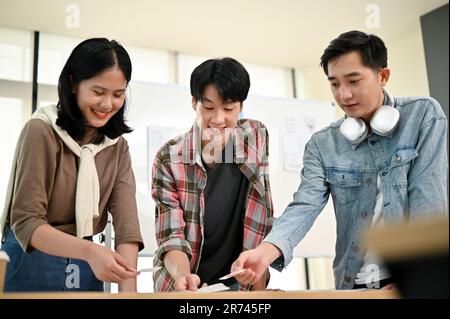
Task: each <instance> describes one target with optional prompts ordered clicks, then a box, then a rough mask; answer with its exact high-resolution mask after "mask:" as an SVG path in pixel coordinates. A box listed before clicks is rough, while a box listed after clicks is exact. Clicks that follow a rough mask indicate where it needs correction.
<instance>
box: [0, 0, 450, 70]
mask: <svg viewBox="0 0 450 319" xmlns="http://www.w3.org/2000/svg"><path fill="white" fill-rule="evenodd" d="M447 3H448V0H395V1H393V0H339V1H338V0H222V1H218V0H128V1H118V0H33V1H30V0H0V26H3V27H12V28H20V29H28V30H39V31H43V32H49V33H55V34H61V35H69V36H76V37H83V38H85V37H92V36H106V37H108V38H114V39H117V40H119V41H121V42H122V43H124V44H127V45H135V46H141V47H148V48H154V49H164V50H171V51H178V52H184V53H192V54H198V55H202V56H211V57H218V56H226V55H228V56H233V57H235V58H237V59H241V60H242V61H246V62H253V63H261V64H266V65H274V66H286V67H310V66H317V65H318V61H319V57H320V55H321V53H322V51H323V49H324V48H325V47H326V46H327V44H328V43H329V41H330V40H331V39H333V38H335V37H336V36H338V35H339V34H340V33H342V32H345V31H348V30H353V29H359V30H362V31H366V32H370V33H375V34H377V35H379V36H381V37H382V38H383V39H384V40H385V41H386V42H387V43H389V42H391V41H395V40H396V39H399V38H401V37H402V36H405V35H407V34H408V30H410V29H411V28H413V26H415V25H417V23H418V21H419V18H420V16H421V15H423V14H425V13H428V12H430V11H432V10H434V9H436V8H438V7H440V6H442V5H444V4H447ZM69 4H75V5H76V6H77V7H76V8H79V28H68V27H66V24H65V23H66V19H67V18H68V17H69V18H73V17H76V11H71V7H68V5H69ZM368 5H375V6H376V7H373V6H372V7H370V6H369V7H368ZM372 8H375V9H372ZM66 9H67V10H69V11H70V12H68V13H66ZM366 9H367V10H369V11H368V12H366ZM72 10H73V9H72ZM377 11H378V12H379V18H380V19H379V28H368V26H367V25H366V20H368V19H369V20H370V18H372V17H376V13H377ZM72 21H74V20H72ZM370 21H376V20H373V19H372V20H370Z"/></svg>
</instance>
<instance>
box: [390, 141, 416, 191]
mask: <svg viewBox="0 0 450 319" xmlns="http://www.w3.org/2000/svg"><path fill="white" fill-rule="evenodd" d="M418 156H419V153H418V152H417V150H416V149H415V148H405V149H401V150H397V151H395V152H394V154H393V155H392V157H391V163H390V167H389V171H390V173H391V175H392V186H393V187H394V188H399V187H407V186H408V173H409V168H410V166H411V162H412V161H413V160H414V159H415V158H416V157H418Z"/></svg>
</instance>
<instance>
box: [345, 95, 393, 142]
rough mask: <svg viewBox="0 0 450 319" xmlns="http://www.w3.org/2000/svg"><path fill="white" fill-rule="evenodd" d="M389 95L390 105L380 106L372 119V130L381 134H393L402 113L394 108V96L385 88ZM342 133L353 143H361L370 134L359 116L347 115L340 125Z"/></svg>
mask: <svg viewBox="0 0 450 319" xmlns="http://www.w3.org/2000/svg"><path fill="white" fill-rule="evenodd" d="M383 92H384V93H385V94H386V95H387V97H388V103H389V104H388V105H382V106H380V107H379V108H378V109H377V110H376V111H375V113H374V114H373V116H372V118H371V119H370V127H371V128H372V131H373V132H374V133H375V134H377V135H380V136H386V135H389V134H391V133H392V132H393V131H394V130H395V128H396V127H397V124H398V120H399V118H400V113H399V112H398V110H397V109H396V108H394V98H393V97H392V96H391V95H390V94H389V93H388V92H387V91H386V90H384V89H383ZM339 131H340V132H341V134H342V135H343V136H344V137H345V138H346V139H347V140H348V141H350V143H352V144H359V143H361V142H362V141H363V140H364V139H365V138H366V137H367V134H369V130H368V129H367V126H366V123H364V121H363V120H361V119H359V118H354V117H346V119H345V120H344V121H343V122H342V124H341V126H340V127H339Z"/></svg>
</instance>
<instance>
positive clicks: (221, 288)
mask: <svg viewBox="0 0 450 319" xmlns="http://www.w3.org/2000/svg"><path fill="white" fill-rule="evenodd" d="M225 290H230V287H227V286H225V285H224V284H222V283H218V284H214V285H211V286H206V287H202V288H200V289H198V290H196V291H195V292H200V293H201V292H218V291H225Z"/></svg>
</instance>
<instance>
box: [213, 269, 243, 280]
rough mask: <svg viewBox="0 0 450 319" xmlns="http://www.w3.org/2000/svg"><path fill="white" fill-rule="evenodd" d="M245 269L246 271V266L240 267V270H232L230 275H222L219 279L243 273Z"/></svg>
mask: <svg viewBox="0 0 450 319" xmlns="http://www.w3.org/2000/svg"><path fill="white" fill-rule="evenodd" d="M244 271H245V268H244V269H239V270H236V271H233V272H230V273H229V274H228V275H225V276H223V277H220V278H219V280H225V279H228V278H231V277H234V276H236V275H239V274H240V273H242V272H244Z"/></svg>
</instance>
